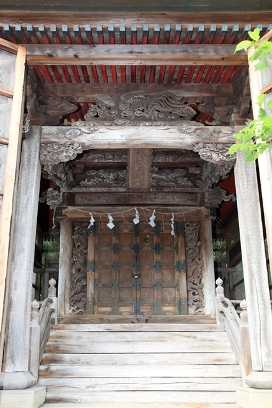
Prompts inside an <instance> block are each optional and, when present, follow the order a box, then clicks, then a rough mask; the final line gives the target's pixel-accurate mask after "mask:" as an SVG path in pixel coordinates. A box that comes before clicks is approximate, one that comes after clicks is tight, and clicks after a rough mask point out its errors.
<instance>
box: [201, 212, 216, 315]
mask: <svg viewBox="0 0 272 408" xmlns="http://www.w3.org/2000/svg"><path fill="white" fill-rule="evenodd" d="M202 214H203V216H202V220H201V223H200V239H201V253H202V259H203V263H204V266H203V293H204V304H205V306H204V310H205V313H206V314H208V315H211V316H215V307H216V306H215V275H214V256H213V242H212V225H211V217H210V214H209V210H206V209H203V210H202Z"/></svg>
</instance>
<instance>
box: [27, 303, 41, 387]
mask: <svg viewBox="0 0 272 408" xmlns="http://www.w3.org/2000/svg"><path fill="white" fill-rule="evenodd" d="M39 310H40V304H39V302H38V301H37V300H33V302H32V303H31V323H30V372H31V374H32V375H33V377H34V378H35V382H36V381H38V372H39V364H40V337H41V327H40V313H39Z"/></svg>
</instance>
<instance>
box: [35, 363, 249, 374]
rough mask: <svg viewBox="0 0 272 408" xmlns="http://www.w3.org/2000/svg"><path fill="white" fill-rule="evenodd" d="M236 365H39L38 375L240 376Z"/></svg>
mask: <svg viewBox="0 0 272 408" xmlns="http://www.w3.org/2000/svg"><path fill="white" fill-rule="evenodd" d="M240 375H241V373H240V367H239V366H237V365H189V364H188V365H157V364H156V363H155V362H154V365H147V366H143V365H142V364H141V365H134V366H132V365H122V366H113V365H109V366H106V365H104V366H80V365H70V366H69V365H55V364H50V365H48V366H41V367H40V377H51V378H53V377H70V378H71V377H74V378H84V377H87V378H88V377H124V378H128V377H143V376H144V377H186V378H189V377H223V378H226V377H240Z"/></svg>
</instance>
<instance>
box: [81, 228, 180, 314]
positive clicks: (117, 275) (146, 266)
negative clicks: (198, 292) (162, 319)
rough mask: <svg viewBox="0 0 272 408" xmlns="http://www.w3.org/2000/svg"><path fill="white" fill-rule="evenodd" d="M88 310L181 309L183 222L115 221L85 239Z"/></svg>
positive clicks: (150, 311)
mask: <svg viewBox="0 0 272 408" xmlns="http://www.w3.org/2000/svg"><path fill="white" fill-rule="evenodd" d="M87 293H88V295H87V303H88V311H89V312H90V313H93V314H98V315H101V314H103V315H104V314H109V315H123V316H124V315H125V316H148V317H150V316H152V315H167V314H170V315H177V314H186V313H187V284H186V256H185V240H184V227H183V225H182V224H176V234H175V237H173V236H172V235H171V233H170V228H169V226H167V227H166V228H165V227H163V226H160V225H158V226H157V227H156V228H151V227H150V226H149V225H148V224H144V223H141V224H138V225H133V224H132V223H126V222H120V223H119V224H118V225H117V226H116V228H115V229H114V230H112V231H110V230H109V229H108V228H107V227H106V226H104V225H100V228H99V231H96V232H93V233H91V234H90V236H89V240H88V273H87Z"/></svg>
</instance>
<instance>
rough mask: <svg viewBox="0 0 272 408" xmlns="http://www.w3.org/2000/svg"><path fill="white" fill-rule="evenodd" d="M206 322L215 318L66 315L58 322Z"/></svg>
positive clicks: (204, 316)
mask: <svg viewBox="0 0 272 408" xmlns="http://www.w3.org/2000/svg"><path fill="white" fill-rule="evenodd" d="M141 322H142V323H147V322H148V323H193V324H198V323H206V324H215V323H216V320H215V319H214V318H212V317H211V316H208V315H203V316H202V315H183V316H180V315H173V316H160V315H156V316H155V315H153V316H152V317H151V318H149V317H145V316H140V317H135V316H134V315H132V316H120V315H116V316H114V315H111V316H109V315H95V316H94V315H88V314H83V315H75V314H71V315H66V316H65V317H64V318H62V319H61V321H60V323H75V324H79V323H112V324H116V323H135V324H139V323H141Z"/></svg>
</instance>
